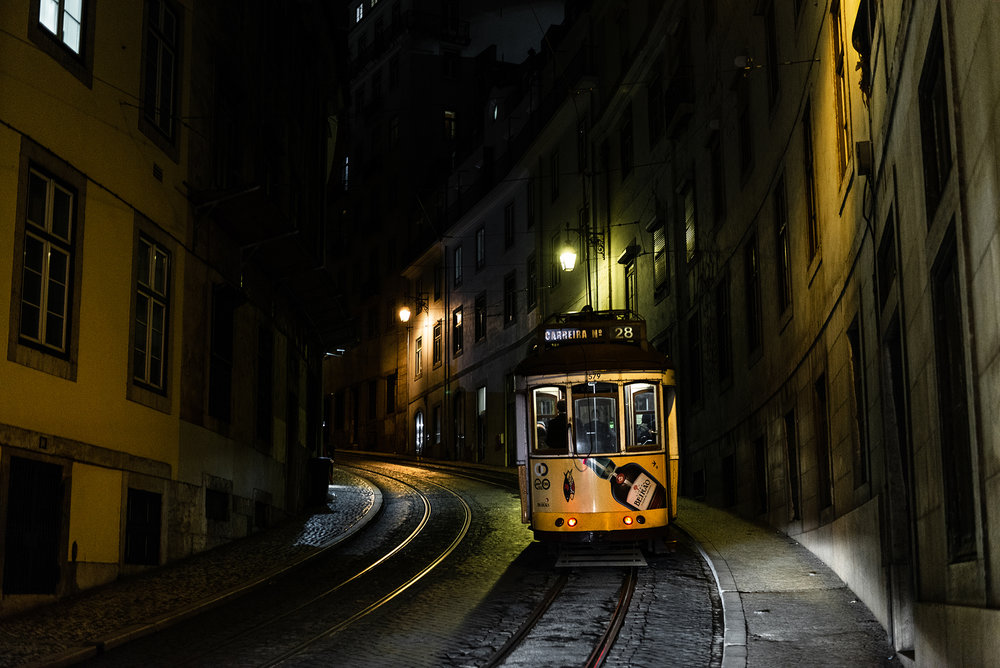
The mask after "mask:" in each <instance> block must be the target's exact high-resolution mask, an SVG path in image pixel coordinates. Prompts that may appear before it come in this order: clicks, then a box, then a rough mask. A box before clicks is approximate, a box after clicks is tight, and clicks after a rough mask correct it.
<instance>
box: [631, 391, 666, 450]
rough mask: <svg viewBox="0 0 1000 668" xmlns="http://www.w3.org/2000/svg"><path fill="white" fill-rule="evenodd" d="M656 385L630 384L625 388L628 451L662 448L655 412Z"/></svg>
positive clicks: (658, 423)
mask: <svg viewBox="0 0 1000 668" xmlns="http://www.w3.org/2000/svg"><path fill="white" fill-rule="evenodd" d="M656 387H657V386H656V385H653V384H650V383H630V384H628V385H626V386H625V401H626V404H625V409H626V415H627V416H628V421H629V429H628V433H627V439H628V441H627V443H626V447H627V449H628V450H630V451H633V450H658V449H660V448H661V447H662V446H663V440H662V435H661V430H660V420H659V419H658V416H657V411H656V406H657V402H656Z"/></svg>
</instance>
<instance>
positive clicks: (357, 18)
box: [354, 2, 365, 23]
mask: <svg viewBox="0 0 1000 668" xmlns="http://www.w3.org/2000/svg"><path fill="white" fill-rule="evenodd" d="M364 17H365V3H363V2H362V3H361V4H360V5H358V8H357V9H355V10H354V22H355V23H361V19H363V18H364Z"/></svg>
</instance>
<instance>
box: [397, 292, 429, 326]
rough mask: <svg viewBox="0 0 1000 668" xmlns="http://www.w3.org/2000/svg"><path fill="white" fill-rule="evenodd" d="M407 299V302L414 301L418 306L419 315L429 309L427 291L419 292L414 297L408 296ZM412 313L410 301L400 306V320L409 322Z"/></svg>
mask: <svg viewBox="0 0 1000 668" xmlns="http://www.w3.org/2000/svg"><path fill="white" fill-rule="evenodd" d="M406 301H407V302H413V304H414V306H415V307H416V310H417V314H418V315H419V314H420V312H421V311H426V310H427V293H426V292H421V293H419V294H417V295H416V296H414V297H407V298H406ZM412 315H413V313H412V312H411V311H410V307H409V304H408V303H407V304H404V305H403V306H402V307H400V309H399V320H400V322H409V321H410V317H411V316H412Z"/></svg>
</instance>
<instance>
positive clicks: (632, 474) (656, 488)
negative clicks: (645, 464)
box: [584, 457, 667, 511]
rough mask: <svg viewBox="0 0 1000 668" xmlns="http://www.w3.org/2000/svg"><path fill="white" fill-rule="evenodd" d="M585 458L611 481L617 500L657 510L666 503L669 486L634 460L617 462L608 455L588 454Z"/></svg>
mask: <svg viewBox="0 0 1000 668" xmlns="http://www.w3.org/2000/svg"><path fill="white" fill-rule="evenodd" d="M584 462H585V463H586V464H587V466H589V467H590V468H591V469H592V470H593V471H594V473H596V474H597V475H598V476H599V477H601V478H604V479H605V480H607V481H609V482H610V484H611V496H613V497H614V498H615V501H617V502H618V503H620V504H622V505H623V506H625V507H626V508H631V509H632V510H638V511H643V510H655V509H657V508H664V507H666V505H667V490H666V488H665V487H664V486H663V485H661V484H660V483H659V482H657V480H656V478H654V477H653V476H652V475H650V474H649V472H648V471H646V469H644V468H642V467H641V466H639V465H638V464H636V463H635V462H629V463H627V464H624V465H622V466H616V465H615V463H614V461H612V460H611V459H609V458H608V457H588V458H587V459H585V460H584Z"/></svg>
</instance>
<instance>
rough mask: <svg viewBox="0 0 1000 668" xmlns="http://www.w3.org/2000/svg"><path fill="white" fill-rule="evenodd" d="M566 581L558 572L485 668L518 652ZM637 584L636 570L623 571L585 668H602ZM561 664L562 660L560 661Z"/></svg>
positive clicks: (495, 667) (501, 661) (623, 620)
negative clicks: (609, 614) (616, 593)
mask: <svg viewBox="0 0 1000 668" xmlns="http://www.w3.org/2000/svg"><path fill="white" fill-rule="evenodd" d="M568 581H569V574H568V573H565V572H564V573H562V574H560V576H559V577H558V578H557V579H556V580H555V581H554V582H553V583H552V586H551V587H549V590H548V591H547V592H546V594H545V596H544V597H543V598H542V600H540V601H539V602H538V605H536V606H535V609H534V610H532V612H531V614H530V615H529V616H528V617H527V619H525V621H524V623H522V624H521V626H520V627H519V628H518V629H517V631H515V632H514V634H513V635H512V636H511V637H510V638H509V639H508V640H507V642H505V643H504V644H503V646H502V647H500V649H499V650H497V652H496V654H494V655H493V656H492V657H491V658H490V660H489V661H488V662H487V663H486V664H484V666H485V668H497V667H498V666H502V665H503V664H504V662H505V661H507V659H508V658H510V656H511V655H512V654H513V653H514V652H515V651H516V650H517V649H518V648H520V647H521V646H522V645H523V644H524V642H525V640H526V639H527V638H528V637H529V636H530V634H531V632H532V631H533V630H534V629H535V627H536V626H538V623H539V621H540V620H541V619H542V617H543V616H544V615H545V613H546V612H547V611H548V610H549V609H550V608H551V607H552V606H553V604H554V603H555V602H556V601H557V600H558V599H559V596H560V595H561V594H562V591H563V588H564V587H565V586H566V583H567V582H568ZM638 581H639V569H638V568H636V567H634V566H632V567H630V568H628V569H627V570H626V572H625V577H624V579H623V581H622V585H621V588H620V589H619V590H618V601H617V603H616V604H615V609H614V612H612V614H611V617H610V619H609V620H608V625H607V627H605V629H604V633H602V634H601V637H600V638H599V639H598V641H597V643H596V644H595V645H594V648H593V649H592V650H591V652H590V655H589V656H588V657H587V660H586V661H585V662H584V664H583V665H584V666H585V667H586V668H599V667H600V666H601V665H603V663H604V660H605V659H606V658H607V656H608V652H609V651H610V650H611V648H612V647H613V646H614V644H615V640H617V638H618V633H619V632H620V631H621V629H622V626H623V625H624V623H625V618H626V616H627V615H628V609H629V605H630V604H631V602H632V594H633V593H634V592H635V588H636V584H637V583H638ZM563 663H565V661H564V662H563Z"/></svg>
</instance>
